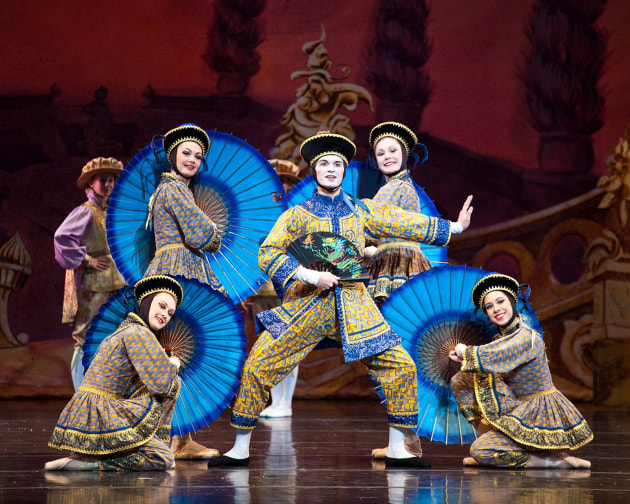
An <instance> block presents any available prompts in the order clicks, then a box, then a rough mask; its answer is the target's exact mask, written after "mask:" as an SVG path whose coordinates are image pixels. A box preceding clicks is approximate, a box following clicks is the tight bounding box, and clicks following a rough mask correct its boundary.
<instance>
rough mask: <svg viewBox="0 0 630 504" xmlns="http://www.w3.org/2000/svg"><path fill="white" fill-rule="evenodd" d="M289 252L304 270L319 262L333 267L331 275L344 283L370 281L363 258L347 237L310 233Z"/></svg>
mask: <svg viewBox="0 0 630 504" xmlns="http://www.w3.org/2000/svg"><path fill="white" fill-rule="evenodd" d="M287 252H288V253H289V254H291V255H292V256H293V257H295V258H296V259H297V260H298V262H299V263H300V264H301V265H302V266H305V267H307V266H310V265H311V264H313V263H318V262H319V263H326V264H328V265H330V266H331V267H332V271H331V272H332V273H334V274H335V275H337V276H338V277H339V279H340V280H343V281H344V282H368V281H369V280H370V273H369V272H368V269H367V267H366V265H365V261H364V260H363V255H362V254H361V252H360V251H359V249H358V248H357V247H356V245H355V244H354V243H352V242H351V241H350V240H348V239H347V238H346V237H344V236H341V235H338V234H335V233H329V232H327V231H317V232H313V233H308V234H306V235H304V236H300V237H299V238H298V239H296V240H295V241H293V242H292V243H291V245H289V246H288V248H287Z"/></svg>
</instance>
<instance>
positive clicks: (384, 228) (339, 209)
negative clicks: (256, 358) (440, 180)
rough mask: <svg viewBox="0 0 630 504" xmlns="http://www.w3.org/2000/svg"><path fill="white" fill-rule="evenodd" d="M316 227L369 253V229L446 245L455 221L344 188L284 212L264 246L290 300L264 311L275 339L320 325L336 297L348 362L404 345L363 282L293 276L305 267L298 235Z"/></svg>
mask: <svg viewBox="0 0 630 504" xmlns="http://www.w3.org/2000/svg"><path fill="white" fill-rule="evenodd" d="M313 231H330V232H333V233H336V234H340V235H342V236H344V237H346V238H348V239H349V240H351V241H352V242H353V243H354V245H356V246H357V247H358V249H359V251H361V252H363V249H364V246H365V236H366V232H369V233H370V234H371V235H373V236H376V237H392V238H402V239H405V240H413V241H421V242H423V243H430V244H435V245H438V246H443V245H446V244H447V243H448V241H449V239H450V221H447V220H443V219H439V218H436V217H427V216H424V215H421V214H416V213H411V212H406V211H404V210H402V209H400V208H396V207H391V206H387V205H381V204H378V203H376V202H374V201H371V200H364V201H363V202H361V203H356V202H353V200H352V199H351V198H350V197H349V196H347V195H345V194H344V193H343V191H342V193H341V194H339V195H338V196H337V197H335V198H331V197H329V196H324V195H320V194H318V193H317V192H316V191H315V193H314V195H313V197H312V198H310V199H308V200H306V201H304V202H303V203H301V204H299V205H296V206H294V207H292V208H290V209H289V210H287V211H286V212H284V213H283V214H282V215H281V216H280V218H279V219H278V221H277V222H276V224H275V225H274V227H273V229H272V230H271V232H270V233H269V235H268V236H267V239H266V240H265V242H264V243H263V244H262V246H261V247H260V251H259V256H258V259H259V265H260V267H261V268H262V270H263V271H264V272H265V273H267V275H268V276H269V277H270V278H271V279H272V281H273V283H274V286H275V287H276V288H280V289H283V290H286V292H285V296H284V299H289V300H290V301H289V302H287V303H284V304H283V305H282V306H280V307H278V308H274V309H272V310H268V311H265V312H262V313H259V314H258V316H257V317H258V322H259V324H261V325H262V326H264V328H265V329H267V330H269V332H270V333H271V334H272V336H274V337H278V336H279V335H281V334H282V333H283V332H284V331H285V330H286V329H287V328H288V327H289V326H290V325H292V324H296V323H304V321H305V318H304V317H311V319H310V322H311V323H317V313H318V305H319V304H321V303H323V302H324V299H325V298H327V297H328V296H331V295H332V296H335V299H336V310H337V314H338V319H339V326H340V331H341V342H342V345H343V350H344V356H345V359H346V361H353V360H358V359H362V358H364V357H368V356H371V355H375V354H377V353H380V352H383V351H385V350H387V349H389V348H392V347H394V346H396V345H397V344H398V343H400V338H399V336H398V335H397V334H396V333H395V332H394V331H393V330H392V329H391V328H390V327H389V325H388V324H387V323H386V322H385V320H384V319H383V316H382V315H381V313H380V311H379V310H378V308H376V305H375V304H374V301H373V300H372V298H371V297H370V295H369V294H368V292H367V289H366V287H365V285H364V284H362V283H351V282H340V283H339V284H338V285H337V286H336V287H335V289H330V290H328V291H322V290H319V289H317V288H315V287H314V286H312V285H310V284H305V283H302V282H300V281H297V280H295V279H294V278H293V275H294V273H295V272H296V271H297V269H298V267H299V263H298V261H297V260H296V259H294V258H292V257H290V256H289V255H287V247H288V246H289V244H291V242H293V241H294V240H295V239H297V238H299V237H300V236H302V235H305V234H307V233H310V232H313Z"/></svg>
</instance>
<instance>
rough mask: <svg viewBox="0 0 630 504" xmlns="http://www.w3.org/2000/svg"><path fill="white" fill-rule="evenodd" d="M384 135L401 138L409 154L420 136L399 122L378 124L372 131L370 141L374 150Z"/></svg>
mask: <svg viewBox="0 0 630 504" xmlns="http://www.w3.org/2000/svg"><path fill="white" fill-rule="evenodd" d="M384 137H393V138H395V139H396V140H399V141H400V142H401V143H402V144H403V146H404V147H405V150H406V151H407V154H409V153H410V152H411V151H412V150H413V149H414V148H415V146H416V145H417V143H418V137H417V136H416V134H415V133H414V132H413V131H411V129H409V128H408V127H407V126H405V125H404V124H401V123H398V122H394V121H388V122H383V123H380V124H377V125H376V126H374V127H373V128H372V131H370V136H369V142H370V147H371V148H372V150H374V149H375V148H376V144H377V143H378V141H379V140H380V139H381V138H384Z"/></svg>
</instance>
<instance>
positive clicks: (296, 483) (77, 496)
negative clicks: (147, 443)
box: [0, 400, 630, 504]
mask: <svg viewBox="0 0 630 504" xmlns="http://www.w3.org/2000/svg"><path fill="white" fill-rule="evenodd" d="M64 404H65V402H63V401H57V400H40V401H35V400H25V401H0V440H1V443H0V503H11V504H13V503H43V502H46V503H49V504H52V503H83V502H85V503H91V504H99V503H144V502H146V503H151V504H153V503H162V502H168V503H180V502H181V503H184V502H186V503H233V502H234V503H238V504H241V503H243V504H256V503H267V502H269V503H308V504H313V503H326V504H331V503H355V502H357V503H379V504H380V503H388V502H389V503H392V504H394V503H428V502H439V503H442V502H448V503H468V502H473V503H483V504H486V503H490V504H503V503H537V504H539V503H580V504H582V503H591V502H592V503H607V502H611V503H617V502H619V503H628V502H630V411H627V410H606V409H597V408H594V407H592V406H582V405H581V406H580V409H581V410H582V411H583V412H584V414H585V416H586V417H587V419H588V420H589V422H590V424H591V427H592V428H593V430H594V431H595V440H594V441H593V442H592V443H591V444H589V445H587V446H586V447H584V448H582V449H581V450H580V451H579V452H578V454H579V455H581V456H583V457H585V458H588V459H590V460H591V461H592V463H593V467H592V469H591V471H566V470H523V471H505V470H492V469H471V468H466V469H464V468H462V465H461V461H462V458H463V457H464V456H466V455H467V448H466V447H462V446H450V445H449V446H445V445H443V444H438V443H431V442H429V441H424V442H423V447H424V451H425V458H426V459H427V460H429V461H430V462H431V463H432V464H433V468H432V469H430V470H415V471H413V470H387V471H386V470H385V468H384V466H383V464H381V463H375V462H373V461H372V460H371V458H370V452H371V450H372V448H376V447H382V446H385V445H386V443H387V423H386V415H385V412H384V409H383V407H382V406H381V405H380V404H379V403H378V402H374V401H295V402H294V410H293V411H294V416H293V419H291V420H288V419H287V420H267V421H261V422H260V423H259V426H258V428H257V429H256V430H255V431H254V434H253V438H252V454H251V455H252V458H251V463H250V467H249V468H248V469H242V468H239V469H232V470H230V469H214V470H212V471H208V470H207V469H206V466H205V464H204V463H203V462H192V461H191V462H178V463H177V468H176V469H174V470H172V471H168V472H165V473H100V472H98V471H96V472H45V471H43V470H42V468H43V465H44V462H46V461H48V460H51V459H54V458H58V457H60V456H64V454H63V453H62V452H57V451H55V450H52V449H50V448H48V446H47V440H48V437H49V435H50V432H51V429H52V427H53V426H54V424H55V422H56V420H57V416H58V415H59V413H60V411H61V409H62V408H63V406H64ZM233 438H234V431H233V429H231V428H230V427H229V425H228V416H227V413H226V414H224V415H223V416H222V417H221V418H219V419H217V420H216V421H215V422H214V423H213V424H212V425H211V426H210V427H207V428H205V429H203V430H202V431H200V432H199V433H197V434H196V435H195V439H196V440H197V441H200V442H202V443H203V444H205V445H207V446H211V447H216V448H219V449H220V450H221V451H224V450H226V449H228V448H229V447H230V446H231V444H232V441H233Z"/></svg>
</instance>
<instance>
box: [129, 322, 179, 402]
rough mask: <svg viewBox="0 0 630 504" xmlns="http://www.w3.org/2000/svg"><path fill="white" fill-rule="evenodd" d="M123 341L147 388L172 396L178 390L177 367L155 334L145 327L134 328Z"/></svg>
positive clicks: (155, 392) (158, 393)
mask: <svg viewBox="0 0 630 504" xmlns="http://www.w3.org/2000/svg"><path fill="white" fill-rule="evenodd" d="M124 343H125V348H126V350H127V355H128V356H129V360H130V361H131V364H132V365H133V367H134V368H135V370H136V372H137V373H138V376H139V378H140V381H141V382H142V383H143V384H144V385H145V386H146V388H147V390H148V391H149V392H150V393H152V394H156V395H161V396H165V397H172V396H173V394H174V393H176V391H177V390H178V378H177V369H176V368H175V366H174V365H173V364H171V362H170V361H169V359H168V357H167V356H166V353H165V352H164V349H163V348H162V346H161V345H160V344H159V342H158V341H157V339H156V338H155V336H154V335H153V334H152V333H151V332H150V331H149V330H147V329H135V330H133V331H128V333H126V334H125V338H124Z"/></svg>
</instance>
